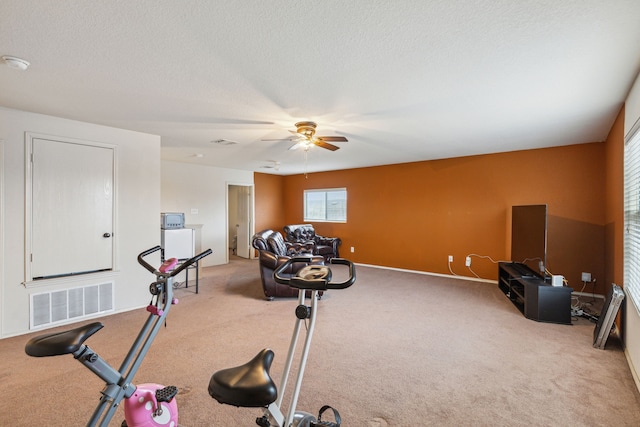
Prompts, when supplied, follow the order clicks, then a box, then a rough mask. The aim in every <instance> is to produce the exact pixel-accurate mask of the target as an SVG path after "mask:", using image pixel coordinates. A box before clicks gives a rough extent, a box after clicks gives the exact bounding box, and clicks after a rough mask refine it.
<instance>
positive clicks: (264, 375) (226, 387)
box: [209, 348, 278, 408]
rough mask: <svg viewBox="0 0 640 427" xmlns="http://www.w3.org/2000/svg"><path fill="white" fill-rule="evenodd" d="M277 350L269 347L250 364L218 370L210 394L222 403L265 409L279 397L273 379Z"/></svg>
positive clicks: (212, 381)
mask: <svg viewBox="0 0 640 427" xmlns="http://www.w3.org/2000/svg"><path fill="white" fill-rule="evenodd" d="M271 362H273V351H272V350H270V349H268V348H265V349H264V350H262V351H261V352H260V353H258V355H257V356H256V357H254V358H253V359H251V361H249V362H248V363H245V364H244V365H241V366H236V367H235V368H229V369H223V370H222V371H218V372H216V373H215V374H213V376H211V380H210V381H209V395H210V396H211V397H213V398H214V399H216V400H217V401H218V402H220V403H226V404H227V405H233V406H239V407H243V408H256V407H264V406H268V405H269V404H271V403H273V402H275V400H276V398H277V397H278V390H277V389H276V385H275V383H274V382H273V380H272V379H271V377H270V376H269V368H270V367H271Z"/></svg>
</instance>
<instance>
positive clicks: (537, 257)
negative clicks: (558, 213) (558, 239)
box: [511, 205, 547, 277]
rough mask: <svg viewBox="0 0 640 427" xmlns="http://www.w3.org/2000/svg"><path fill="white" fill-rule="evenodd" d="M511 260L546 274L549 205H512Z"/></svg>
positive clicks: (539, 273)
mask: <svg viewBox="0 0 640 427" xmlns="http://www.w3.org/2000/svg"><path fill="white" fill-rule="evenodd" d="M511 261H512V262H516V263H520V264H525V265H526V266H527V267H529V268H530V269H531V270H532V271H533V272H535V273H536V274H538V275H540V276H541V277H545V276H546V274H545V271H546V266H547V205H525V206H512V208H511Z"/></svg>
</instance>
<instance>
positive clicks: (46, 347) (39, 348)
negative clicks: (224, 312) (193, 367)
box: [25, 246, 211, 427]
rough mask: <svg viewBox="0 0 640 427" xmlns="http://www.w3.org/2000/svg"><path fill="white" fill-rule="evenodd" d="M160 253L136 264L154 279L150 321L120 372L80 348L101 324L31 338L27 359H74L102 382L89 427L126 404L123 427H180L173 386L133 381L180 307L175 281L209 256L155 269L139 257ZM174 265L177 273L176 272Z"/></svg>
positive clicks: (101, 423)
mask: <svg viewBox="0 0 640 427" xmlns="http://www.w3.org/2000/svg"><path fill="white" fill-rule="evenodd" d="M159 250H160V246H156V247H154V248H151V249H148V250H146V251H144V252H142V253H141V254H140V255H138V262H139V263H140V265H142V266H143V267H144V268H146V269H147V270H148V271H150V272H151V273H153V274H154V275H155V276H156V280H155V281H154V282H153V283H151V285H149V292H150V293H151V295H152V297H151V303H149V305H148V306H147V311H148V312H149V316H148V318H147V320H146V321H145V323H144V324H143V326H142V329H141V330H140V333H139V334H138V337H137V338H136V340H135V341H134V343H133V345H132V346H131V349H130V350H129V353H128V354H127V356H126V357H125V359H124V361H123V362H122V365H121V366H120V369H118V370H116V369H115V368H113V367H112V366H111V365H109V364H108V363H107V362H106V361H105V360H104V359H102V357H100V355H98V353H96V352H94V351H93V350H92V349H91V348H89V347H88V346H87V345H85V344H84V342H85V341H86V340H87V339H88V338H89V337H91V336H92V335H93V334H95V333H96V332H98V331H99V330H100V329H102V327H103V325H102V323H100V322H93V323H90V324H87V325H84V326H80V327H78V328H75V329H71V330H68V331H64V332H56V333H51V334H46V335H40V336H37V337H34V338H32V339H31V340H29V342H28V343H27V344H26V346H25V351H26V353H27V354H28V355H29V356H34V357H48V356H58V355H61V354H72V355H73V357H74V358H75V359H76V360H77V361H79V362H80V363H82V364H83V365H84V366H85V367H86V368H88V369H89V370H90V371H91V372H93V373H94V374H95V375H97V376H98V377H100V378H101V379H102V380H103V381H104V382H105V387H104V389H103V390H102V396H101V397H100V401H99V403H98V406H97V407H96V409H95V411H94V413H93V415H92V416H91V418H90V419H89V422H88V423H87V426H91V427H93V426H100V427H106V426H107V425H108V424H109V422H110V421H111V419H112V418H113V416H114V414H115V412H116V409H117V407H118V406H119V404H120V403H121V402H122V401H123V400H124V417H125V421H123V422H122V426H126V427H162V426H164V427H178V405H177V403H176V400H175V399H174V397H175V395H176V394H177V393H178V389H177V387H175V386H167V387H165V386H163V385H160V384H153V383H151V384H138V385H134V384H133V382H132V381H133V377H134V376H135V374H136V372H137V371H138V369H139V368H140V365H141V364H142V360H143V359H144V357H145V356H146V354H147V352H148V351H149V348H150V347H151V344H152V343H153V340H154V339H155V337H156V335H157V334H158V331H159V330H160V328H161V327H162V325H163V324H164V322H165V319H166V317H167V314H169V309H170V308H171V305H172V304H176V303H177V302H178V300H177V299H175V298H174V297H173V278H174V277H175V276H176V275H178V274H179V273H180V272H181V271H183V270H184V269H185V268H187V267H189V266H190V265H192V264H194V263H196V262H197V261H199V260H200V259H202V258H204V257H206V256H207V255H209V254H211V249H207V250H206V251H204V252H202V253H201V254H199V255H196V256H195V257H193V258H190V259H188V260H187V261H185V262H183V263H182V264H180V265H179V266H177V264H178V261H177V260H176V259H175V258H171V259H168V260H166V261H165V262H164V263H163V264H162V265H161V266H160V267H159V268H158V269H157V270H156V269H155V268H154V267H152V266H151V265H150V264H149V263H147V262H146V261H145V260H144V259H143V258H144V257H146V256H148V255H150V254H152V253H154V252H156V251H159ZM176 266H177V268H176Z"/></svg>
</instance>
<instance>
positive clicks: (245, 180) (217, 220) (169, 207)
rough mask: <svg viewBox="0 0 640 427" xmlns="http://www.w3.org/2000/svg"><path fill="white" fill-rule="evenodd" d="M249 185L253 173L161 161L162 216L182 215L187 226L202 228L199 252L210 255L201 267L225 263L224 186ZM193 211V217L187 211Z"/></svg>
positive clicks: (226, 227)
mask: <svg viewBox="0 0 640 427" xmlns="http://www.w3.org/2000/svg"><path fill="white" fill-rule="evenodd" d="M230 184H231V185H247V186H252V185H253V172H251V171H243V170H236V169H226V168H217V167H212V166H203V165H194V164H191V163H179V162H172V161H167V160H163V161H162V187H161V188H162V190H161V191H162V197H161V207H162V212H184V214H185V222H186V223H187V224H202V231H201V233H202V237H201V248H202V250H205V249H211V250H212V251H213V253H212V254H211V255H209V256H208V257H206V258H204V259H203V260H202V263H201V265H202V266H203V267H207V266H212V265H220V264H225V263H227V262H228V258H227V255H228V241H229V240H228V226H227V211H228V206H227V186H228V185H230ZM192 209H197V211H198V213H197V214H192V213H191V210H192Z"/></svg>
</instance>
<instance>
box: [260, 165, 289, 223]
mask: <svg viewBox="0 0 640 427" xmlns="http://www.w3.org/2000/svg"><path fill="white" fill-rule="evenodd" d="M283 184H284V177H283V176H280V175H269V174H264V173H256V174H254V180H253V185H254V191H255V194H254V209H255V230H256V232H258V231H260V230H266V229H269V228H270V229H272V230H281V229H282V227H284V226H285V225H286V224H285V223H284V217H285V215H284V212H285V208H286V206H285V198H284V192H283Z"/></svg>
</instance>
